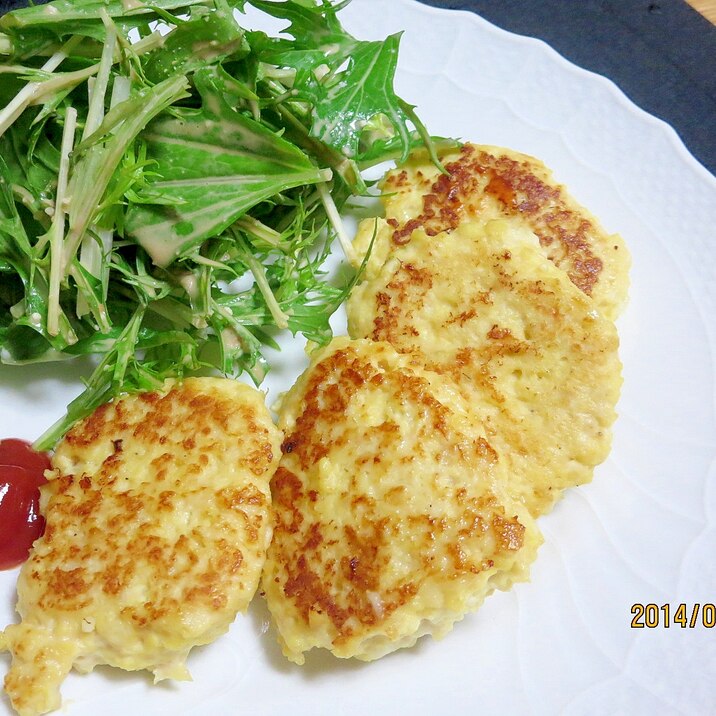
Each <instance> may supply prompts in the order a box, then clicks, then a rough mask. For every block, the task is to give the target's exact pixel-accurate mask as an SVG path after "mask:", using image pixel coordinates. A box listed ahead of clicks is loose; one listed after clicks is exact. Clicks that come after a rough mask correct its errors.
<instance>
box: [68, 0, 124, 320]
mask: <svg viewBox="0 0 716 716" xmlns="http://www.w3.org/2000/svg"><path fill="white" fill-rule="evenodd" d="M100 15H101V17H102V22H103V23H104V27H105V30H106V31H107V35H106V37H105V41H104V47H103V48H102V58H101V59H100V62H99V70H98V72H97V77H96V78H95V80H94V82H90V83H89V95H90V96H89V109H88V112H87V120H86V122H85V127H84V131H83V132H82V141H84V140H85V139H87V137H89V136H90V135H91V134H92V133H93V132H95V131H96V130H97V129H98V128H99V126H100V125H101V124H102V120H103V119H104V102H105V97H106V95H107V87H108V85H109V77H110V74H111V71H112V65H113V64H114V50H115V47H116V45H117V31H116V29H115V27H114V24H113V23H112V20H111V19H110V17H109V15H108V14H107V11H106V10H104V8H103V9H102V10H101V11H100ZM120 80H124V82H120ZM129 90H130V85H129V81H128V80H127V79H126V78H124V77H120V76H118V77H116V78H115V84H114V87H113V88H112V99H111V103H110V108H111V107H114V106H115V105H116V104H117V103H119V102H121V101H123V100H125V99H127V98H128V97H129ZM93 233H94V234H95V235H94V236H93V235H92V234H93ZM112 238H113V231H112V230H111V229H100V228H98V227H96V226H93V227H91V232H88V233H87V234H85V236H84V237H83V239H82V244H81V247H80V263H81V264H82V266H83V267H84V268H86V269H87V270H88V271H89V272H90V273H91V274H92V275H93V276H95V277H96V278H98V279H100V281H101V284H102V302H104V301H105V300H106V297H107V296H106V291H107V281H108V277H109V265H108V263H107V262H106V261H105V260H104V257H105V256H107V255H108V254H109V252H110V251H111V249H112ZM89 310H90V308H89V304H88V302H87V299H86V297H85V295H84V293H83V292H82V291H78V292H77V308H76V312H77V316H78V318H81V317H82V316H84V315H85V314H86V313H88V312H89Z"/></svg>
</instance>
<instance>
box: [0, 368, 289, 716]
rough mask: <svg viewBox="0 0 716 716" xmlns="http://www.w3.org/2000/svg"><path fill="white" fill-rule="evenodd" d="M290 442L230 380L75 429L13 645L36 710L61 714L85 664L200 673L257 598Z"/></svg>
mask: <svg viewBox="0 0 716 716" xmlns="http://www.w3.org/2000/svg"><path fill="white" fill-rule="evenodd" d="M280 442H281V441H280V433H279V432H278V430H277V429H276V428H275V426H274V425H273V423H272V421H271V417H270V415H269V413H268V411H267V409H266V407H265V405H264V397H263V394H262V393H260V392H259V391H257V390H255V389H254V388H251V387H249V386H246V385H243V384H241V383H238V382H236V381H232V380H224V379H218V378H195V379H188V380H186V381H185V382H183V383H181V384H168V385H167V386H166V388H165V390H162V391H158V392H152V393H142V394H137V395H132V396H129V397H124V398H122V399H119V400H116V401H114V402H112V403H109V404H107V405H104V406H102V407H100V408H99V409H98V410H97V411H96V412H95V413H94V414H93V415H91V416H90V417H89V418H87V419H85V420H83V421H81V422H79V423H77V424H76V425H75V426H74V427H73V428H72V429H71V430H70V432H69V433H68V434H67V436H66V437H65V438H64V440H63V441H62V442H61V443H60V445H59V446H58V448H57V451H56V453H55V455H54V457H53V460H52V463H53V467H54V474H53V476H52V479H51V480H50V482H49V483H48V484H47V486H46V487H44V488H43V492H42V505H41V507H42V511H43V513H44V515H45V516H46V519H47V527H46V530H45V534H44V536H43V537H42V538H41V539H40V540H38V541H37V542H36V543H35V545H34V547H33V549H32V552H31V555H30V558H29V560H28V561H27V562H26V563H25V564H24V565H23V567H22V570H21V572H20V576H19V580H18V602H17V610H18V612H19V614H20V617H21V620H22V621H21V622H20V623H19V624H17V625H13V626H9V627H7V629H6V630H5V633H4V635H3V640H4V642H5V643H4V646H5V648H6V649H9V650H10V651H11V653H12V665H11V668H10V670H9V672H8V674H7V676H6V678H5V690H6V691H7V693H8V695H9V697H10V700H11V702H12V705H13V707H14V708H15V710H16V711H17V712H18V713H19V714H21V716H30V715H33V714H41V713H45V712H47V711H49V710H52V709H55V708H57V707H58V706H59V705H60V694H59V687H60V684H61V683H62V681H63V679H64V678H65V676H66V675H67V673H68V672H69V671H70V669H71V668H72V667H74V668H75V669H77V670H78V671H81V672H87V671H90V670H91V669H92V668H94V667H95V666H96V665H98V664H109V665H112V666H116V667H119V668H122V669H128V670H137V669H148V670H149V671H151V672H153V673H154V677H155V681H156V680H160V679H164V678H173V679H186V678H189V672H188V670H187V668H186V666H185V659H186V657H187V655H188V653H189V650H190V649H191V648H192V647H193V646H195V645H198V644H206V643H208V642H211V641H213V640H214V639H216V638H217V637H218V636H219V635H221V634H222V633H224V632H225V631H226V630H227V629H228V627H229V625H230V624H231V623H232V621H233V620H234V618H235V617H236V614H237V612H239V611H243V610H245V609H246V607H247V606H248V604H249V601H250V600H251V598H252V596H253V594H254V592H255V590H256V587H257V584H258V580H259V577H260V573H261V569H262V567H263V563H264V559H265V554H266V550H267V548H268V545H269V542H270V538H271V523H270V490H269V479H270V477H271V475H272V474H273V472H274V470H275V468H276V465H277V463H278V458H279V455H280Z"/></svg>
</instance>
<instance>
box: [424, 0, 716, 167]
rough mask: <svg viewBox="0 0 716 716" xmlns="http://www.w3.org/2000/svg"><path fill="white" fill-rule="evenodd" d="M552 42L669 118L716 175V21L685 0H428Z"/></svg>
mask: <svg viewBox="0 0 716 716" xmlns="http://www.w3.org/2000/svg"><path fill="white" fill-rule="evenodd" d="M420 1H421V2H423V3H424V4H426V5H433V6H434V7H440V8H450V9H458V10H471V11H473V12H476V13H477V14H478V15H480V16H482V17H483V18H484V19H485V20H488V21H489V22H491V23H493V24H494V25H497V26H498V27H501V28H503V29H505V30H509V31H510V32H515V33H517V34H520V35H528V36H530V37H537V38H539V39H541V40H544V41H545V42H547V43H548V44H549V45H551V46H552V47H553V48H554V49H555V50H557V51H558V52H559V53H560V54H562V55H563V56H564V57H566V58H567V59H568V60H570V61H571V62H573V63H574V64H576V65H579V66H580V67H583V68H585V69H588V70H591V71H592V72H597V73H599V74H601V75H604V76H606V77H608V78H609V79H611V80H612V81H613V82H615V83H616V84H617V85H618V86H619V88H620V89H621V90H622V91H623V92H624V93H625V94H626V95H627V96H628V97H629V98H630V99H631V100H632V101H633V102H634V103H635V104H637V105H638V106H639V107H641V108H642V109H644V110H646V111H647V112H649V113H650V114H653V115H655V116H656V117H659V118H661V119H663V120H665V121H666V122H668V123H669V124H670V125H671V126H672V127H673V128H674V129H675V130H676V131H677V133H678V134H679V136H680V137H681V139H682V141H683V142H684V144H685V145H686V146H687V147H688V149H689V151H690V152H691V153H692V154H693V155H694V156H695V157H696V158H697V159H698V160H699V161H700V162H701V163H702V164H703V165H704V166H705V167H706V168H707V169H709V170H710V171H711V173H712V174H716V27H715V26H714V25H712V24H711V23H710V22H709V21H708V20H707V19H706V18H704V17H702V16H701V15H700V14H699V13H698V12H696V10H694V9H693V8H692V7H691V6H689V5H688V4H687V3H686V2H683V0H656V1H655V0H420Z"/></svg>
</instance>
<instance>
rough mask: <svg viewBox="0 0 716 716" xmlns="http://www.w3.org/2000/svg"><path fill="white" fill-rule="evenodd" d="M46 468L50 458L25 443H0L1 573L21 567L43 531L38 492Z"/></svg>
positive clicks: (9, 440) (21, 441)
mask: <svg viewBox="0 0 716 716" xmlns="http://www.w3.org/2000/svg"><path fill="white" fill-rule="evenodd" d="M49 467H50V458H49V456H48V455H47V454H45V453H39V452H36V451H35V450H33V449H32V447H31V446H30V444H29V443H27V442H25V441H24V440H15V439H12V438H11V439H8V440H0V569H11V568H12V567H17V566H18V565H19V564H22V563H23V562H24V561H25V560H26V559H27V556H28V554H29V552H30V547H31V546H32V543H33V542H34V541H35V540H36V539H37V538H38V537H40V536H41V535H42V533H43V531H44V529H45V519H44V517H43V516H42V515H41V514H40V489H39V488H40V485H44V484H45V482H46V480H45V477H44V474H43V473H44V471H45V470H47V469H49Z"/></svg>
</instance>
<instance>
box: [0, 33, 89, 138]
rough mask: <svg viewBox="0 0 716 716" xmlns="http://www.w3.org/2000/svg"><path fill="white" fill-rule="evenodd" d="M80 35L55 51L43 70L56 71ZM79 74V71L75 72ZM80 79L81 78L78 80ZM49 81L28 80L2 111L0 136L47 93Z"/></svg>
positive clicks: (0, 113)
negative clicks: (38, 98) (38, 97)
mask: <svg viewBox="0 0 716 716" xmlns="http://www.w3.org/2000/svg"><path fill="white" fill-rule="evenodd" d="M80 39H81V38H80V37H79V36H75V37H73V38H72V39H70V40H68V41H67V42H66V43H65V44H64V45H63V46H62V48H61V49H60V50H58V51H57V52H55V54H54V55H52V57H50V59H49V60H47V62H45V64H44V65H42V68H41V69H42V70H43V71H44V72H54V71H55V70H56V69H57V68H58V67H59V66H60V64H61V63H62V61H63V60H65V59H66V58H67V56H68V55H69V54H70V52H72V50H73V49H74V47H75V45H76V44H77V43H78V42H79V41H80ZM73 74H79V73H73ZM77 81H78V82H79V81H80V80H79V79H78V80H77ZM48 82H52V80H47V81H45V82H28V84H26V85H25V86H24V87H23V88H22V89H21V90H20V91H19V92H18V93H17V94H16V95H15V96H14V97H13V98H12V100H10V102H9V103H8V104H7V105H6V106H5V108H4V109H3V110H2V111H1V112H0V136H2V135H3V134H4V133H5V131H6V130H7V128H8V127H9V126H10V125H11V124H12V123H13V122H14V121H15V120H16V119H17V118H18V117H19V116H20V115H21V114H22V113H23V112H24V111H25V109H26V108H27V107H28V106H29V105H30V104H32V102H34V101H35V99H37V96H39V95H42V94H45V88H46V86H47V84H48Z"/></svg>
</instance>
